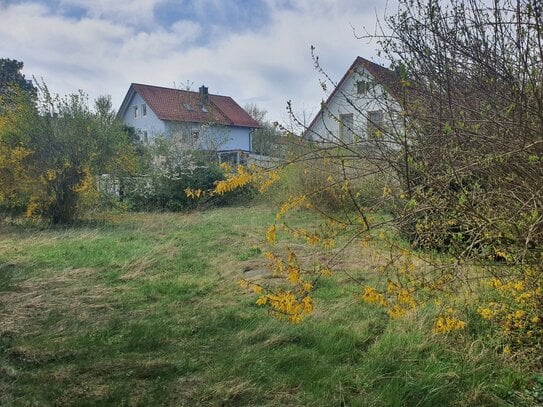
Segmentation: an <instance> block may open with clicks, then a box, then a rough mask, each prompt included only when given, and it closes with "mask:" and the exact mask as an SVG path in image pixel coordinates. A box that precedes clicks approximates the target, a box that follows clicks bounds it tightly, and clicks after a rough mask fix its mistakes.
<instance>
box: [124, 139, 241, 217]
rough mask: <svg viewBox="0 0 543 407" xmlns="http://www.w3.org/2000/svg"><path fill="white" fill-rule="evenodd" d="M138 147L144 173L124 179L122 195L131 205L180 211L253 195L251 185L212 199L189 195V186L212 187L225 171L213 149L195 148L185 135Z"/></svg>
mask: <svg viewBox="0 0 543 407" xmlns="http://www.w3.org/2000/svg"><path fill="white" fill-rule="evenodd" d="M139 148H140V150H142V151H143V154H142V162H143V163H144V164H143V165H142V170H143V171H142V174H143V175H141V176H139V177H129V178H126V179H125V180H124V189H123V199H124V200H125V201H126V202H127V203H128V204H129V205H130V206H131V208H132V209H136V210H161V209H166V210H172V211H180V210H187V209H194V208H196V207H197V206H198V205H200V206H210V205H227V204H231V203H236V202H242V201H243V200H246V199H250V198H251V195H252V189H251V188H248V187H247V188H240V189H236V191H230V192H228V191H225V192H228V193H226V194H221V196H220V197H215V199H213V200H212V201H210V200H207V199H201V200H194V199H192V198H191V197H189V196H187V194H186V193H185V191H186V190H194V191H202V190H208V189H212V188H213V187H214V186H215V185H216V184H220V183H221V182H222V181H223V180H224V177H225V174H224V171H223V169H221V167H220V166H219V164H218V163H217V162H216V156H215V154H214V152H213V151H204V150H194V149H193V146H192V145H190V144H187V143H185V142H183V139H182V137H177V136H174V137H173V138H171V139H166V138H157V139H155V141H154V143H153V144H152V145H149V146H143V145H140V146H139ZM198 198H200V196H199V195H198ZM201 198H204V197H203V196H201Z"/></svg>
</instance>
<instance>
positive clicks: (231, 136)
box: [117, 83, 260, 162]
mask: <svg viewBox="0 0 543 407" xmlns="http://www.w3.org/2000/svg"><path fill="white" fill-rule="evenodd" d="M117 116H118V117H119V118H121V119H122V121H123V122H124V123H125V124H126V125H127V126H130V127H133V128H134V129H135V130H136V132H137V134H138V136H139V138H140V140H141V141H142V142H144V143H152V142H153V140H154V139H155V138H156V137H159V136H163V137H166V138H177V139H178V140H179V141H181V142H183V143H186V144H188V145H191V146H192V147H193V148H195V149H202V150H213V151H217V152H218V154H219V156H220V157H221V156H223V157H225V156H228V155H231V156H232V155H235V156H236V157H238V162H239V157H240V154H241V155H243V154H249V153H251V152H252V133H253V130H254V129H256V128H259V127H260V125H259V124H258V123H257V122H256V121H255V120H254V119H253V118H251V116H249V114H248V113H247V112H246V111H245V110H243V109H242V108H241V107H240V106H239V105H238V104H237V103H236V102H235V101H234V100H233V99H232V98H231V97H229V96H221V95H213V94H209V92H208V89H207V88H206V87H205V86H202V87H200V89H199V92H191V91H186V90H179V89H171V88H164V87H160V86H152V85H143V84H137V83H133V84H131V85H130V87H129V89H128V92H127V94H126V96H125V98H124V100H123V102H122V104H121V107H120V109H119V112H118V113H117Z"/></svg>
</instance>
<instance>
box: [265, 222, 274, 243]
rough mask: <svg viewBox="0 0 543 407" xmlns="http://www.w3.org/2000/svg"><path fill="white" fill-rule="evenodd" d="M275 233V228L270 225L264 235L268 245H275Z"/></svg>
mask: <svg viewBox="0 0 543 407" xmlns="http://www.w3.org/2000/svg"><path fill="white" fill-rule="evenodd" d="M276 232H277V228H276V227H275V225H271V226H270V227H269V228H268V232H267V233H266V239H267V240H268V242H269V243H270V244H275V238H276V236H275V234H276Z"/></svg>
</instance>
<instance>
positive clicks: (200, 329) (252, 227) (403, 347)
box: [0, 206, 530, 406]
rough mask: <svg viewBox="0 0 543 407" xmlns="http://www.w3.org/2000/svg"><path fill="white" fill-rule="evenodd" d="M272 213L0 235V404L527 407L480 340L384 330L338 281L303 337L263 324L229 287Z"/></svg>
mask: <svg viewBox="0 0 543 407" xmlns="http://www.w3.org/2000/svg"><path fill="white" fill-rule="evenodd" d="M273 215H274V213H273V211H272V210H271V209H269V208H268V207H267V206H257V207H251V208H224V209H215V210H210V211H207V212H203V213H191V214H166V213H165V214H133V213H132V214H111V215H107V216H106V215H105V217H104V219H103V220H101V221H99V222H95V223H93V224H85V225H79V226H76V227H71V228H42V227H40V226H39V225H38V226H37V225H35V224H14V223H0V405H7V406H11V405H14V406H27V405H33V406H34V405H35V406H41V405H59V406H66V405H140V406H149V405H172V406H184V405H187V406H193V405H217V406H219V405H220V406H228V405H231V406H239V405H255V406H279V405H292V406H297V405H307V406H333V405H336V406H347V405H348V406H447V405H463V406H482V405H489V406H494V405H496V406H501V405H522V403H523V402H524V403H525V405H530V402H529V399H528V398H527V397H525V396H524V395H525V390H524V388H525V387H526V386H527V385H528V377H527V375H526V374H523V373H522V372H520V371H518V370H516V369H515V368H514V367H512V366H510V365H506V364H504V363H503V361H502V360H501V359H500V357H499V356H497V355H496V354H495V353H494V352H493V351H492V350H490V349H487V348H486V346H485V343H484V342H483V341H480V340H477V338H470V337H467V336H462V335H457V336H455V337H448V338H447V337H436V336H432V335H431V334H429V330H430V329H429V326H430V322H429V321H427V320H426V319H425V317H424V315H419V317H418V318H416V319H415V318H413V317H408V318H407V319H405V320H401V321H393V322H391V321H389V320H388V317H387V316H386V314H385V313H383V311H382V310H380V309H376V308H374V307H372V306H370V305H365V304H361V303H358V302H357V301H356V300H355V298H354V295H353V293H354V292H355V289H356V287H353V286H352V285H351V284H349V283H348V282H346V281H343V277H342V276H341V275H339V276H338V277H336V278H335V280H336V281H334V278H331V279H329V280H324V281H323V284H322V285H321V287H320V289H319V291H318V292H317V294H316V299H317V310H316V312H315V313H314V315H312V316H311V317H310V318H308V319H307V320H306V321H304V322H303V323H302V324H299V325H291V324H287V323H283V322H279V321H276V320H274V319H272V318H270V317H269V316H268V315H267V314H266V311H265V310H263V309H261V308H258V307H257V306H256V305H254V301H255V298H254V297H252V296H251V295H249V294H247V293H246V292H244V291H243V290H241V289H240V288H239V287H238V285H237V284H236V283H237V281H238V280H239V279H240V278H242V277H244V275H249V276H250V275H252V274H251V273H254V274H259V272H258V271H259V270H261V269H264V268H265V262H264V260H263V258H262V252H264V251H265V250H267V247H266V244H265V243H264V238H263V237H264V236H265V231H266V228H267V226H268V224H269V223H270V222H272V221H273ZM305 221H307V219H305ZM367 250H372V248H368V249H367ZM373 250H376V249H373ZM366 254H367V253H363V252H354V253H352V254H351V256H352V258H350V259H346V262H345V264H347V265H348V267H350V268H351V272H353V273H363V272H364V270H363V269H362V265H363V261H362V259H364V258H367V256H366ZM260 278H266V276H264V277H260ZM369 278H371V276H370V277H369Z"/></svg>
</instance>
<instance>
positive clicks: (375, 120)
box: [368, 110, 383, 137]
mask: <svg viewBox="0 0 543 407" xmlns="http://www.w3.org/2000/svg"><path fill="white" fill-rule="evenodd" d="M382 125H383V112H382V111H381V110H375V111H373V112H368V136H370V137H371V136H373V137H376V136H379V135H380V133H381V127H382Z"/></svg>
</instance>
